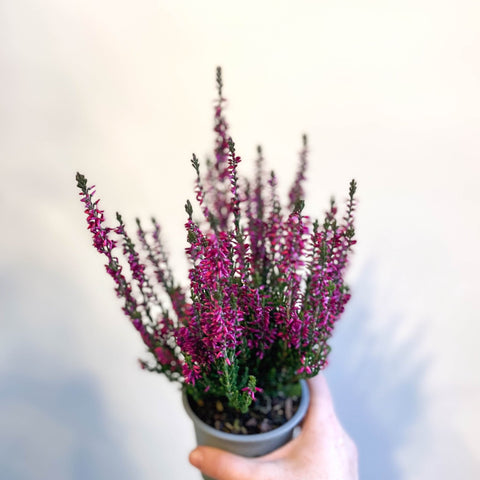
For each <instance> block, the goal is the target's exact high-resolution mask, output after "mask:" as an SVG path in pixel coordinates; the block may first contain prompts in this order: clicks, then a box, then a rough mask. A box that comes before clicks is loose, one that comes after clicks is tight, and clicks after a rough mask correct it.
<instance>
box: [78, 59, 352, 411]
mask: <svg viewBox="0 0 480 480" xmlns="http://www.w3.org/2000/svg"><path fill="white" fill-rule="evenodd" d="M222 90H223V84H222V76H221V70H220V68H218V69H217V91H218V98H217V100H216V102H215V106H214V108H215V121H214V130H215V148H214V157H213V160H211V161H207V169H206V173H205V174H203V173H202V171H201V166H200V162H199V160H198V158H197V157H196V156H195V155H193V158H192V160H191V163H192V166H193V168H194V171H195V174H196V178H195V187H194V189H195V198H196V202H197V205H198V213H199V215H200V217H199V218H198V219H197V218H196V217H195V216H194V209H193V206H192V204H191V202H190V201H189V200H187V202H186V205H185V210H186V214H187V217H186V223H185V230H186V237H187V247H186V249H185V252H186V255H187V257H188V260H189V265H190V268H189V273H188V280H189V285H188V287H185V286H183V285H181V283H179V282H178V281H177V280H176V279H175V277H174V275H173V273H172V270H171V268H170V266H169V262H168V255H167V254H166V251H165V248H164V245H163V243H162V240H161V231H160V226H159V224H158V223H157V221H156V220H155V219H152V220H151V224H150V225H149V227H148V228H145V227H144V226H143V225H142V223H141V222H140V220H139V219H137V221H136V225H137V229H136V230H137V231H136V240H135V241H136V242H137V243H135V242H134V240H133V239H132V238H131V237H130V236H129V235H128V233H127V230H126V227H125V224H124V222H123V219H122V217H121V216H120V214H118V213H117V216H116V219H117V224H116V226H115V227H108V226H107V225H106V222H105V217H104V212H103V210H101V209H100V206H99V200H98V199H95V189H94V187H93V186H88V184H87V180H86V178H85V177H84V176H83V175H81V174H80V173H77V176H76V179H77V185H78V187H79V188H80V196H81V201H82V202H83V203H84V205H85V213H86V215H87V223H88V229H89V230H90V232H91V233H92V236H93V245H94V246H95V248H96V249H97V250H98V251H99V252H100V253H102V254H103V255H104V256H105V257H106V264H105V267H106V270H107V273H108V274H109V275H110V276H111V277H112V278H113V280H114V283H115V292H116V294H117V296H118V297H120V298H121V299H122V301H123V307H122V309H123V312H124V313H125V315H126V316H127V317H128V318H129V319H130V321H131V323H132V324H133V326H134V327H135V329H136V330H137V331H138V332H139V334H140V335H141V337H142V340H143V342H144V343H145V345H146V347H147V350H148V352H149V356H148V358H147V359H145V360H141V361H140V364H141V366H142V368H144V369H146V370H149V371H152V372H157V373H163V374H165V375H166V376H167V377H168V378H169V379H170V380H172V381H178V382H181V383H182V384H184V386H185V388H187V391H188V393H189V394H190V395H192V396H193V397H194V398H196V399H199V398H202V397H205V396H214V397H217V398H226V400H227V402H228V404H229V405H230V406H231V407H233V408H235V409H236V410H239V411H241V412H246V411H247V410H248V407H249V406H250V404H251V402H252V401H253V400H255V395H256V393H257V392H259V391H265V392H266V393H272V392H275V391H277V390H279V389H286V388H288V386H290V385H294V384H297V383H298V381H299V380H300V379H302V378H307V377H312V376H315V375H316V374H317V373H318V372H319V371H320V370H322V369H323V368H324V367H325V366H326V364H327V356H328V353H329V351H330V347H329V345H328V343H327V342H328V340H329V338H330V337H331V335H332V332H333V328H334V326H335V323H336V321H337V320H338V319H339V317H340V315H341V313H342V312H343V310H344V307H345V304H346V302H347V301H348V300H349V298H350V293H349V289H348V287H347V285H346V284H345V283H344V272H345V267H346V266H347V263H348V255H349V253H350V251H351V249H352V246H353V245H354V244H355V240H354V210H355V191H356V183H355V180H352V181H351V183H350V190H349V197H348V200H347V203H346V211H345V213H344V215H343V216H342V217H341V218H339V214H338V209H337V205H336V203H335V201H334V200H331V203H330V207H329V209H328V210H327V212H326V214H325V216H324V219H323V223H320V222H319V221H318V220H315V221H313V222H312V221H311V219H310V218H309V217H308V216H306V215H303V213H302V212H303V207H304V189H303V183H304V181H305V171H306V167H307V159H308V142H307V137H306V136H303V143H302V148H301V151H300V158H299V166H298V171H297V173H296V176H295V179H294V181H293V184H292V186H291V188H290V190H289V194H288V200H287V202H286V205H282V204H281V202H280V200H279V196H278V193H277V178H276V176H275V173H274V172H273V171H272V172H271V173H270V174H267V173H266V171H265V166H264V156H263V153H262V150H261V148H260V147H259V148H258V152H257V159H256V170H255V175H254V178H253V179H252V180H251V181H249V180H248V179H240V177H239V174H238V166H239V164H240V161H241V159H240V156H238V155H237V152H236V150H235V144H234V142H233V140H232V139H231V137H230V134H229V130H228V124H227V121H226V119H225V115H224V107H225V98H224V97H223V92H222Z"/></svg>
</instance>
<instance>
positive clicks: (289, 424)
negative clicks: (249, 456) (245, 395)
mask: <svg viewBox="0 0 480 480" xmlns="http://www.w3.org/2000/svg"><path fill="white" fill-rule="evenodd" d="M300 384H301V386H302V397H301V399H300V404H299V405H298V409H297V411H296V412H295V414H294V415H293V416H292V418H291V419H290V420H288V421H286V422H285V423H284V424H283V425H280V426H279V427H277V428H275V429H273V430H270V431H269V432H264V433H252V434H247V435H244V434H237V433H227V432H222V431H221V430H217V429H216V428H214V427H212V426H210V425H208V424H207V423H205V422H204V421H203V420H201V419H200V418H199V417H198V416H197V414H196V413H195V412H194V411H193V410H192V407H191V406H190V403H189V401H188V397H187V393H186V391H185V389H183V390H182V400H183V407H184V408H185V410H186V412H187V414H188V416H189V417H190V418H191V419H192V421H193V422H194V423H195V424H196V425H197V426H199V427H200V428H201V429H202V430H204V431H205V433H208V434H210V435H213V436H215V437H217V438H220V439H222V440H227V441H232V440H234V441H235V442H237V443H250V442H252V441H256V440H260V439H261V440H269V439H270V438H275V437H277V436H279V435H282V434H284V433H286V432H288V431H290V430H292V429H293V428H295V427H296V426H297V425H298V424H299V423H300V422H301V420H302V419H303V417H304V416H305V414H306V412H307V409H308V405H309V403H310V391H309V388H308V384H307V382H306V381H305V380H303V379H302V380H300Z"/></svg>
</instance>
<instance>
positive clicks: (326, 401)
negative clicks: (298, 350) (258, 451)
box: [189, 375, 358, 480]
mask: <svg viewBox="0 0 480 480" xmlns="http://www.w3.org/2000/svg"><path fill="white" fill-rule="evenodd" d="M308 385H309V387H310V406H309V409H308V412H307V415H306V417H305V420H304V422H303V428H302V431H301V433H300V435H299V436H298V437H296V438H295V439H293V440H292V441H291V442H289V443H287V444H286V445H284V446H283V447H280V448H279V449H278V450H275V451H273V452H272V453H269V454H268V455H265V456H263V457H257V458H245V457H240V456H238V455H234V454H232V453H228V452H225V451H223V450H219V449H217V448H212V447H205V446H201V447H197V448H196V449H195V450H194V451H193V452H191V453H190V457H189V460H190V463H191V464H192V465H193V466H195V467H197V468H199V469H200V470H201V471H202V472H203V473H204V474H205V475H208V476H210V477H213V478H216V479H217V480H306V479H308V480H358V460H357V448H356V446H355V444H354V443H353V441H352V440H351V439H350V437H349V436H348V435H347V433H346V432H345V431H344V430H343V428H342V426H341V425H340V422H339V421H338V418H337V416H336V415H335V410H334V407H333V402H332V397H331V396H330V391H329V389H328V385H327V382H326V380H325V378H324V377H323V375H317V376H316V377H315V378H313V379H310V380H309V381H308Z"/></svg>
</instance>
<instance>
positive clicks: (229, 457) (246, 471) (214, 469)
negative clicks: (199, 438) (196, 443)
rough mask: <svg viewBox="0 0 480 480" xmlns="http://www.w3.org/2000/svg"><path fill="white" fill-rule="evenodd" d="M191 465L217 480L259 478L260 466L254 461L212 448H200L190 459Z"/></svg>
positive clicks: (191, 454)
mask: <svg viewBox="0 0 480 480" xmlns="http://www.w3.org/2000/svg"><path fill="white" fill-rule="evenodd" d="M189 460H190V463H191V464H192V465H193V466H194V467H197V468H198V469H200V470H201V471H202V472H203V473H204V474H205V475H208V476H209V477H212V478H215V479H216V480H250V479H252V478H258V465H257V462H256V461H255V460H254V459H251V458H244V457H240V456H238V455H234V454H233V453H228V452H225V451H223V450H219V449H217V448H212V447H198V448H196V449H195V450H194V451H193V452H192V453H190V457H189Z"/></svg>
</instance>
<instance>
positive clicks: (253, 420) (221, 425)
mask: <svg viewBox="0 0 480 480" xmlns="http://www.w3.org/2000/svg"><path fill="white" fill-rule="evenodd" d="M209 400H210V401H207V400H205V401H204V400H200V401H199V402H198V403H197V402H195V401H194V400H192V399H189V403H190V406H191V407H192V410H193V411H194V412H195V413H196V414H197V415H198V417H199V418H200V419H201V420H203V421H204V422H205V423H207V424H208V425H210V426H212V427H214V428H216V429H217V430H221V431H222V432H227V433H235V434H243V435H251V434H255V433H265V432H269V431H271V430H274V429H275V428H277V427H280V426H281V425H283V424H284V423H285V422H286V421H288V420H290V419H291V418H292V417H293V415H294V414H295V412H296V411H297V410H298V406H299V404H300V397H299V396H293V397H286V396H285V395H284V394H283V393H282V392H280V393H279V394H277V396H274V397H272V396H269V395H265V394H262V393H258V394H257V399H256V400H255V401H254V402H253V403H252V404H251V405H250V408H249V411H248V412H247V413H240V412H237V411H236V410H234V409H233V408H231V407H229V406H228V404H227V401H226V400H225V401H222V400H213V399H212V400H211V399H209Z"/></svg>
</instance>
